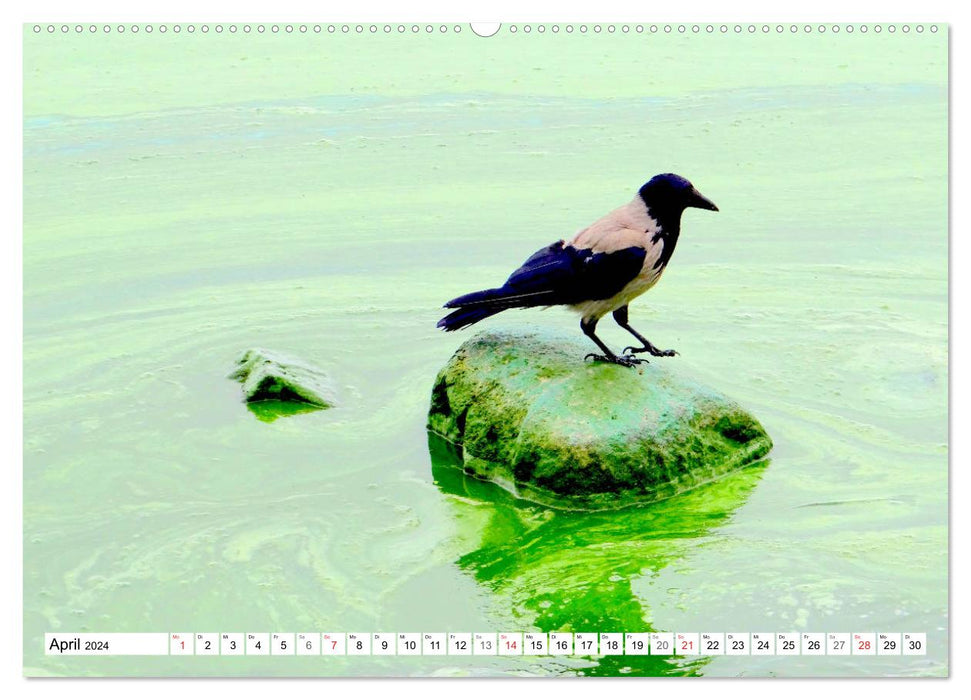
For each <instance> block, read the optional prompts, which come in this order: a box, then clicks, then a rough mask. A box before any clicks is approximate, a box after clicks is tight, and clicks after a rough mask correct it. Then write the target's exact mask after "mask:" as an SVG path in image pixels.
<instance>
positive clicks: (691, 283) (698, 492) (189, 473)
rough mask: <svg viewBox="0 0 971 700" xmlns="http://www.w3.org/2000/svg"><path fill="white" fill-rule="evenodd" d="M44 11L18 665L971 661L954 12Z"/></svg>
mask: <svg viewBox="0 0 971 700" xmlns="http://www.w3.org/2000/svg"><path fill="white" fill-rule="evenodd" d="M322 12H323V10H322ZM649 14H650V12H649V8H648V9H645V16H646V15H649ZM22 31H23V372H24V375H23V379H24V381H23V411H24V420H23V530H24V532H23V547H24V554H23V565H24V577H23V582H24V590H23V607H24V610H23V615H24V617H23V619H24V624H23V673H24V675H26V676H69V677H77V676H86V677H87V676H109V677H116V676H128V677H146V676H147V677H159V676H179V677H185V676H192V677H202V676H214V677H226V676H287V677H337V676H340V677H415V676H418V677H439V676H460V677H483V676H486V677H522V676H539V677H582V676H673V677H688V676H705V677H737V676H745V677H776V678H793V677H799V678H805V677H867V678H873V677H891V676H892V677H897V676H922V677H923V676H947V675H948V674H949V666H948V658H949V607H948V504H949V501H948V455H949V434H948V380H949V379H948V378H949V374H948V330H949V329H948V183H949V179H948V31H949V29H948V25H946V24H941V23H938V24H935V23H929V22H909V23H897V24H890V23H852V24H848V23H820V22H814V23H812V24H806V23H798V24H792V23H783V24H780V23H775V22H772V23H764V22H756V23H751V22H744V23H722V22H711V23H706V22H701V23H659V22H653V21H651V20H650V19H649V18H646V19H645V21H643V22H639V23H638V22H628V23H610V22H606V21H605V22H601V23H597V22H586V23H555V22H547V23H544V22H533V23H510V22H505V23H501V24H467V23H448V24H442V23H428V22H420V23H419V22H393V23H382V22H376V23H363V24H356V23H350V24H345V23H331V22H327V21H324V20H321V21H319V22H304V23H288V22H285V21H281V22H272V21H267V22H249V23H247V22H236V21H232V20H231V18H227V19H226V21H222V22H218V21H213V22H205V23H201V22H197V23H171V22H164V23H148V22H140V23H130V22H114V21H105V20H103V19H100V20H98V21H81V20H75V21H72V22H28V23H27V24H25V25H24V26H23V30H22ZM675 246H676V248H675Z"/></svg>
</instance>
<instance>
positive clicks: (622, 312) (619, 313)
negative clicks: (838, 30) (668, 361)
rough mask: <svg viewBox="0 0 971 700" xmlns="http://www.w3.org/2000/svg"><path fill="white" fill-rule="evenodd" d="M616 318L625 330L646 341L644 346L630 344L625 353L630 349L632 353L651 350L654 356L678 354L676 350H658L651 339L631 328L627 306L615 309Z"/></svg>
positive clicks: (643, 341)
mask: <svg viewBox="0 0 971 700" xmlns="http://www.w3.org/2000/svg"><path fill="white" fill-rule="evenodd" d="M614 320H615V321H616V322H617V325H618V326H620V327H621V328H623V329H624V330H625V331H627V332H628V333H630V334H631V335H632V336H634V337H635V338H637V339H638V340H639V341H641V342H642V343H644V347H641V348H635V347H633V346H628V347H626V348H624V352H625V353H626V352H628V351H630V352H632V353H633V352H649V353H651V354H652V355H654V357H674V356H675V355H677V354H678V353H677V352H675V351H674V350H658V349H657V348H656V347H654V345H653V343H651V341H650V340H648V339H647V338H645V337H644V336H642V335H641V334H640V333H638V332H637V331H635V330H634V329H633V328H631V326H630V324H629V323H628V322H627V307H626V306H621V307H620V308H619V309H617V310H616V311H614Z"/></svg>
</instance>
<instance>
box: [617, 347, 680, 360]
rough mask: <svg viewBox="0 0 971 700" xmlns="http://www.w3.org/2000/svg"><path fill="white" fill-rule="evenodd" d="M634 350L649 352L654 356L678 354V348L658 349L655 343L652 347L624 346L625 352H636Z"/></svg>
mask: <svg viewBox="0 0 971 700" xmlns="http://www.w3.org/2000/svg"><path fill="white" fill-rule="evenodd" d="M634 352H649V353H651V355H653V356H654V357H674V356H675V355H677V354H678V351H677V350H658V349H657V348H656V347H654V346H653V345H652V346H651V347H643V348H635V347H633V346H627V347H626V348H624V354H627V353H634Z"/></svg>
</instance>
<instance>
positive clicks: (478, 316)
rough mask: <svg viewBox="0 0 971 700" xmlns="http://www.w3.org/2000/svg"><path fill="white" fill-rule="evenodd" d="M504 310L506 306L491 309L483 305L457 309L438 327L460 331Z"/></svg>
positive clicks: (439, 323)
mask: <svg viewBox="0 0 971 700" xmlns="http://www.w3.org/2000/svg"><path fill="white" fill-rule="evenodd" d="M503 310H504V307H499V308H491V309H490V308H485V307H481V306H480V307H477V308H467V309H457V310H455V311H453V312H452V313H450V314H449V315H448V316H446V317H445V318H443V319H442V320H441V321H439V322H438V328H443V329H445V330H446V331H459V330H462V329H463V328H468V327H469V326H471V325H472V324H473V323H478V322H479V321H481V320H482V319H484V318H488V317H489V316H492V315H493V314H497V313H499V312H500V311H503Z"/></svg>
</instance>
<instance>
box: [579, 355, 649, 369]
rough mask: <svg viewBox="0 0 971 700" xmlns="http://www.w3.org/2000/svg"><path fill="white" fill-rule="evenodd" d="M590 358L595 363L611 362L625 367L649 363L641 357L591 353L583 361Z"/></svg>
mask: <svg viewBox="0 0 971 700" xmlns="http://www.w3.org/2000/svg"><path fill="white" fill-rule="evenodd" d="M588 357H592V358H593V360H594V362H610V363H611V364H615V365H622V366H624V367H633V366H634V365H639V364H641V363H644V362H647V360H645V359H643V358H641V357H634V356H633V355H626V354H625V355H596V354H594V353H592V352H591V353H590V354H588V355H584V356H583V359H584V360H586V359H587V358H588Z"/></svg>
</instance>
